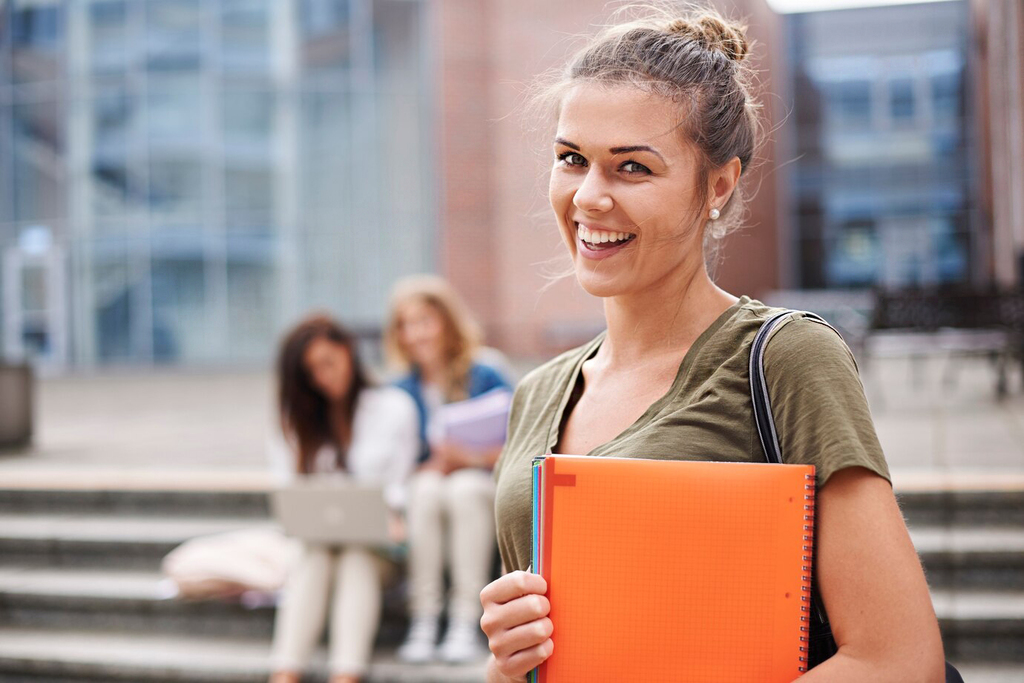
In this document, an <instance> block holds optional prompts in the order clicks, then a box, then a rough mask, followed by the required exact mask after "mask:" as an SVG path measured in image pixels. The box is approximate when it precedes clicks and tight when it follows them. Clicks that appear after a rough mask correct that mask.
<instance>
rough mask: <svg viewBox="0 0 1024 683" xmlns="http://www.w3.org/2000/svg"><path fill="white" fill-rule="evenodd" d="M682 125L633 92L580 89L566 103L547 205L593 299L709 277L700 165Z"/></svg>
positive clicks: (658, 101) (660, 103) (667, 105)
mask: <svg viewBox="0 0 1024 683" xmlns="http://www.w3.org/2000/svg"><path fill="white" fill-rule="evenodd" d="M678 123H679V105H678V104H675V103H673V102H672V101H670V100H668V99H666V98H664V97H661V96H659V95H653V94H649V93H646V92H644V91H642V90H640V89H638V88H635V87H633V86H629V85H622V86H605V85H597V84H580V85H577V86H575V87H573V88H572V89H571V90H570V91H569V92H568V93H567V95H566V97H565V99H564V100H563V102H562V107H561V111H560V115H559V118H558V129H557V134H556V139H555V143H554V152H555V163H554V168H553V169H552V172H551V182H550V186H549V191H548V197H549V199H550V201H551V207H552V208H553V209H554V211H555V216H556V217H557V219H558V226H559V230H560V232H561V235H562V238H563V240H564V241H565V243H566V245H567V246H568V248H569V254H570V255H571V256H572V259H573V264H574V266H575V270H576V276H577V278H578V279H579V281H580V284H581V285H582V286H583V288H584V289H585V290H586V291H587V292H589V293H590V294H593V295H595V296H601V297H609V296H621V295H627V294H636V293H640V292H643V291H644V290H647V289H650V288H652V287H657V286H658V285H659V284H661V283H664V282H665V281H666V279H668V278H674V277H683V278H687V277H690V276H692V273H693V272H694V271H695V270H696V268H698V267H699V268H703V252H702V248H703V235H702V225H703V221H698V220H696V218H697V215H696V213H695V212H702V211H703V202H701V203H699V204H696V205H695V199H696V194H695V193H696V192H697V190H698V188H697V183H698V165H697V157H696V155H695V153H694V151H693V149H692V148H691V147H690V146H689V145H687V144H686V143H685V142H684V140H683V137H682V135H681V134H680V133H679V131H678Z"/></svg>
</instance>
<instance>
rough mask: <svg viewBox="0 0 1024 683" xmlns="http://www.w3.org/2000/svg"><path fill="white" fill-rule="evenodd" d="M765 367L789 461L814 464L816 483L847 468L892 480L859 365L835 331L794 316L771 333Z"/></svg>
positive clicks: (781, 442)
mask: <svg viewBox="0 0 1024 683" xmlns="http://www.w3.org/2000/svg"><path fill="white" fill-rule="evenodd" d="M764 365H765V370H764V372H765V380H766V382H767V384H768V395H769V397H770V400H771V405H772V414H773V415H774V417H775V425H776V428H777V430H778V432H779V444H780V446H781V447H782V458H783V460H784V461H785V462H787V463H800V464H809V465H814V466H815V468H816V471H817V486H818V487H822V486H824V485H825V483H826V482H827V481H828V479H829V478H830V477H831V476H832V475H833V474H835V473H836V472H838V471H840V470H842V469H845V468H847V467H863V468H865V469H868V470H870V471H871V472H874V473H875V474H877V475H878V476H880V477H882V478H884V479H885V480H887V481H889V482H890V483H891V482H892V480H891V478H890V476H889V468H888V465H887V464H886V462H885V456H884V454H883V453H882V447H881V444H880V443H879V442H878V435H877V434H876V432H875V426H874V422H873V421H872V419H871V411H870V409H869V407H868V402H867V397H866V396H865V394H864V386H863V384H862V383H861V380H860V375H859V373H858V371H857V363H856V361H855V360H854V358H853V354H852V353H851V352H850V349H849V347H847V345H846V343H845V342H844V341H843V340H842V338H841V337H840V336H839V335H838V334H837V333H836V332H835V331H834V330H832V329H831V328H829V327H828V326H826V325H823V324H821V323H818V322H814V321H812V320H807V319H795V320H791V321H789V322H787V323H786V324H784V325H783V326H782V327H780V328H779V329H778V330H777V331H776V332H775V333H774V334H773V335H772V338H771V339H770V340H769V343H768V346H767V347H766V349H765V358H764Z"/></svg>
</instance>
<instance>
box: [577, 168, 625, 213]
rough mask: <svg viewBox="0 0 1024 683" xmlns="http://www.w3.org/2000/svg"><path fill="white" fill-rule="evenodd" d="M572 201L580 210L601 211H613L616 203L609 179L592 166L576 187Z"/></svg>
mask: <svg viewBox="0 0 1024 683" xmlns="http://www.w3.org/2000/svg"><path fill="white" fill-rule="evenodd" d="M572 203H573V204H574V205H575V206H576V208H578V209H579V210H580V211H587V212H596V213H601V212H605V211H611V209H612V207H613V206H614V205H615V201H614V200H613V199H612V196H611V193H610V188H609V187H608V181H607V180H606V179H605V177H604V174H603V173H602V172H601V170H600V169H598V168H595V167H593V166H591V167H590V168H589V169H588V170H587V174H586V175H585V176H583V182H581V183H580V186H579V187H578V188H576V192H575V194H573V197H572Z"/></svg>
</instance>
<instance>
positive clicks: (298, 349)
mask: <svg viewBox="0 0 1024 683" xmlns="http://www.w3.org/2000/svg"><path fill="white" fill-rule="evenodd" d="M316 339H327V340H329V341H332V342H334V343H335V344H340V345H342V346H344V347H345V349H346V350H347V351H348V353H349V357H350V358H351V359H352V383H351V386H349V390H348V395H347V396H346V397H345V409H346V414H345V419H346V421H347V423H348V424H347V429H346V434H351V432H352V422H353V419H354V416H355V412H356V403H357V401H358V399H359V393H360V392H361V391H362V390H363V389H365V388H366V387H368V386H370V385H371V382H370V381H369V378H368V376H367V373H366V369H365V367H364V366H363V364H362V363H361V362H360V360H359V353H358V349H357V345H356V339H355V337H354V336H352V334H351V333H350V332H349V331H348V330H346V329H345V328H344V327H343V326H342V325H341V324H340V323H338V322H337V321H336V320H334V319H333V318H331V317H329V316H326V315H322V314H318V315H313V316H311V317H309V318H306V319H305V320H303V321H302V322H300V323H299V324H298V325H296V326H295V327H294V328H292V330H291V331H290V332H288V333H287V334H286V335H285V337H284V339H283V340H282V341H281V346H280V350H279V351H278V354H277V364H276V366H277V399H278V410H279V415H280V418H281V428H282V430H283V431H284V433H285V435H286V436H287V437H290V440H294V441H295V442H296V445H297V451H298V452H297V459H296V471H298V473H299V474H308V473H309V472H310V470H311V468H312V466H313V458H314V457H315V456H316V453H317V451H319V450H320V448H321V447H323V446H324V445H326V444H333V445H335V446H336V447H337V448H338V453H339V463H338V464H339V465H341V466H344V465H345V448H346V447H347V444H344V443H341V439H342V438H343V435H339V434H337V433H336V432H335V430H334V428H333V426H332V425H331V422H330V419H329V417H330V415H329V408H330V404H329V402H328V400H327V398H326V397H324V395H323V394H321V393H320V391H319V390H317V388H316V387H315V386H314V385H313V382H312V379H311V377H310V375H309V371H308V370H307V369H306V365H305V362H304V356H305V353H306V349H307V348H308V347H309V345H310V344H311V343H312V342H313V341H314V340H316Z"/></svg>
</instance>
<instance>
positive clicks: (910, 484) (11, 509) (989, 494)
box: [0, 473, 1024, 526]
mask: <svg viewBox="0 0 1024 683" xmlns="http://www.w3.org/2000/svg"><path fill="white" fill-rule="evenodd" d="M15 475H17V473H14V474H13V475H11V476H8V478H7V479H8V480H7V481H5V482H4V486H3V487H2V488H0V514H37V515H54V514H66V513H71V514H93V515H117V516H131V517H162V516H168V515H170V516H175V517H218V518H223V517H235V518H260V519H262V518H266V517H268V515H269V505H268V501H267V493H266V492H267V490H268V489H269V488H270V487H272V486H273V482H272V481H271V480H270V477H269V476H267V475H265V474H262V475H261V474H260V473H240V474H238V475H237V476H232V475H228V474H219V475H218V474H206V475H203V476H199V475H194V476H190V477H188V476H183V475H181V474H180V473H178V474H174V473H166V474H160V475H159V476H157V475H154V474H153V473H148V474H147V473H141V474H136V475H135V476H132V477H127V476H126V475H124V474H123V473H108V474H106V475H104V476H96V475H94V476H93V477H92V478H91V479H89V478H87V479H86V480H85V481H82V480H81V477H78V478H75V479H73V480H68V481H63V480H60V481H56V482H54V480H53V475H52V474H47V475H45V476H44V475H37V476H27V473H22V474H21V476H15ZM1018 480H1019V481H1018ZM897 484H898V485H897V490H896V493H897V498H898V499H899V502H900V507H901V508H902V510H903V513H904V516H905V517H906V519H907V522H908V524H910V525H911V526H969V525H979V526H1011V525H1016V526H1024V477H1016V478H1014V477H1009V475H1007V476H1003V477H998V478H995V477H993V476H992V475H987V476H981V475H978V476H974V477H970V476H968V475H962V476H958V477H956V478H955V479H951V478H950V477H948V476H938V475H934V474H933V475H931V476H920V475H918V476H913V475H905V476H903V477H901V478H900V479H899V480H898V482H897Z"/></svg>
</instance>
